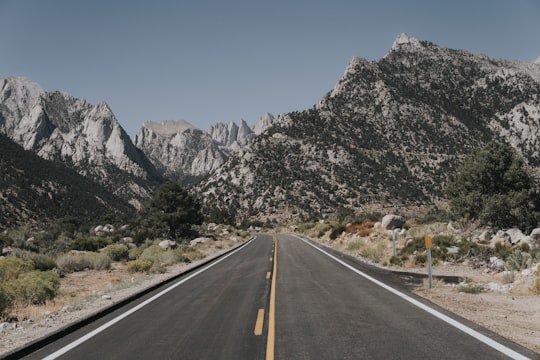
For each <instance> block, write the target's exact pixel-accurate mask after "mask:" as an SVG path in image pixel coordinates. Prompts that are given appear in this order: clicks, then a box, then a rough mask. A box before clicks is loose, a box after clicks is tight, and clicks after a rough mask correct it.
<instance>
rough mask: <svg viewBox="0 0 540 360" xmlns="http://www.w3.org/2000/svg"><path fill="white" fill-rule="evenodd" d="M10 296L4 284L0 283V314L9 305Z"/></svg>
mask: <svg viewBox="0 0 540 360" xmlns="http://www.w3.org/2000/svg"><path fill="white" fill-rule="evenodd" d="M11 302H12V300H11V297H10V296H9V294H8V292H7V291H6V289H5V286H4V284H0V314H2V313H3V312H4V311H5V310H6V309H7V308H8V307H10V306H11Z"/></svg>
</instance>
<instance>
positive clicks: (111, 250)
mask: <svg viewBox="0 0 540 360" xmlns="http://www.w3.org/2000/svg"><path fill="white" fill-rule="evenodd" d="M102 253H104V254H105V255H107V256H108V257H109V258H110V259H111V260H112V261H122V260H127V259H128V257H129V249H128V247H127V246H126V245H122V244H112V245H107V246H106V247H105V248H103V250H102Z"/></svg>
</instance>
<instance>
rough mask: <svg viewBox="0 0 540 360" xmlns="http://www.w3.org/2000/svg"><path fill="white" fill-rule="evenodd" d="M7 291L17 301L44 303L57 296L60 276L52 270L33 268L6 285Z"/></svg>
mask: <svg viewBox="0 0 540 360" xmlns="http://www.w3.org/2000/svg"><path fill="white" fill-rule="evenodd" d="M5 286H6V289H7V293H8V294H9V295H10V296H11V297H12V298H13V299H14V301H15V302H21V303H23V304H43V303H45V301H46V300H49V299H52V298H54V297H55V296H56V293H57V291H58V288H59V287H60V277H59V276H58V274H56V273H54V272H52V271H39V270H33V271H30V272H26V273H24V274H21V275H20V276H19V277H18V278H17V279H14V280H11V281H9V282H8V283H7V284H6V285H5Z"/></svg>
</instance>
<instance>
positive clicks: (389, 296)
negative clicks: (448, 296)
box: [26, 234, 540, 360]
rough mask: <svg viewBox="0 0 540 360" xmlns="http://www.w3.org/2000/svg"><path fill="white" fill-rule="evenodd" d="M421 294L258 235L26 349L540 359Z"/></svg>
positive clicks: (159, 355)
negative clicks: (88, 321)
mask: <svg viewBox="0 0 540 360" xmlns="http://www.w3.org/2000/svg"><path fill="white" fill-rule="evenodd" d="M276 238H277V241H274V239H276ZM275 248H277V255H276V256H274V255H275V254H274V249H275ZM379 281H382V282H384V283H385V284H388V283H389V284H390V286H391V287H388V286H387V285H384V284H381V283H379ZM395 289H398V290H399V289H401V290H400V291H397V290H395ZM401 291H404V292H401ZM426 304H428V305H430V304H429V303H427V302H425V301H424V300H421V299H418V298H416V297H414V296H413V295H411V294H410V293H408V292H407V290H406V289H405V288H404V287H402V286H401V285H400V284H399V279H398V280H396V277H395V276H392V275H391V274H389V273H388V272H384V271H380V270H376V269H371V268H370V267H366V266H363V265H361V264H358V263H355V262H351V261H349V260H345V261H344V259H343V258H341V257H340V258H332V257H331V255H330V256H329V255H328V254H326V253H323V252H322V251H321V250H319V249H318V247H317V246H314V245H310V243H308V242H306V241H304V240H302V239H300V238H298V237H295V236H291V235H281V234H279V235H276V237H273V236H271V235H258V236H257V237H256V239H255V240H254V241H252V242H250V243H248V244H247V245H245V246H243V247H242V248H240V249H239V250H237V251H235V252H233V253H231V254H230V255H228V256H226V257H223V258H220V259H219V260H218V261H217V262H212V263H211V264H209V265H208V267H203V268H201V269H200V270H197V271H194V272H192V273H190V274H186V275H185V276H184V277H182V278H180V279H178V280H177V281H176V282H174V283H172V284H169V285H167V286H166V287H164V288H160V289H158V290H156V291H155V292H153V293H151V294H148V295H146V296H144V297H143V298H141V299H139V300H137V301H135V302H134V303H133V304H130V305H129V306H126V307H124V308H121V309H118V310H117V311H115V312H113V313H111V314H109V315H107V316H105V317H104V318H102V319H100V320H98V321H96V322H94V323H92V324H90V325H88V326H86V327H83V328H81V329H80V330H77V331H75V332H74V333H72V334H70V335H69V336H66V337H64V338H62V339H59V340H58V341H55V342H53V343H51V344H50V345H48V346H46V347H44V348H42V349H40V350H38V351H36V352H34V353H33V354H31V355H29V356H27V357H26V358H28V359H42V358H47V356H49V357H48V358H49V359H53V358H61V359H269V360H270V359H508V358H520V356H521V355H520V354H519V353H517V352H515V351H519V352H521V353H522V354H525V356H524V357H521V358H535V359H538V358H540V356H539V355H538V354H534V353H532V352H530V351H528V350H526V349H524V348H522V347H519V346H517V345H515V344H513V343H511V342H509V341H507V340H505V339H503V338H501V337H498V336H495V335H493V334H491V333H489V332H488V331H486V330H484V329H482V328H480V327H478V326H476V325H474V324H470V323H467V322H465V321H464V320H462V319H458V320H459V323H456V324H457V325H456V324H449V322H450V323H452V322H454V320H452V319H450V320H448V319H446V316H447V315H448V314H446V315H445V313H444V311H443V310H441V309H438V308H436V307H435V308H434V309H433V310H429V309H431V308H432V305H430V307H429V308H427V307H426ZM422 307H425V308H422ZM426 309H428V310H426ZM441 312H442V313H441ZM441 317H442V318H443V320H441V319H440V318H441ZM469 330H470V331H469ZM467 332H469V333H471V334H472V335H471V334H467ZM89 334H90V335H89ZM493 339H494V340H493ZM486 342H487V343H488V344H489V345H488V344H486ZM51 354H52V355H51Z"/></svg>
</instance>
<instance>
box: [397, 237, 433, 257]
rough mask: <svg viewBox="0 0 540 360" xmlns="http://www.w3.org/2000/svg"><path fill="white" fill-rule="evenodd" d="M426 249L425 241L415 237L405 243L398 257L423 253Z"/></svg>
mask: <svg viewBox="0 0 540 360" xmlns="http://www.w3.org/2000/svg"><path fill="white" fill-rule="evenodd" d="M425 248H426V244H425V240H424V238H423V237H415V238H414V239H412V240H411V241H410V242H408V243H407V245H405V246H404V247H403V248H402V249H401V250H400V251H399V254H400V255H411V254H413V253H414V252H415V251H423V250H425Z"/></svg>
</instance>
